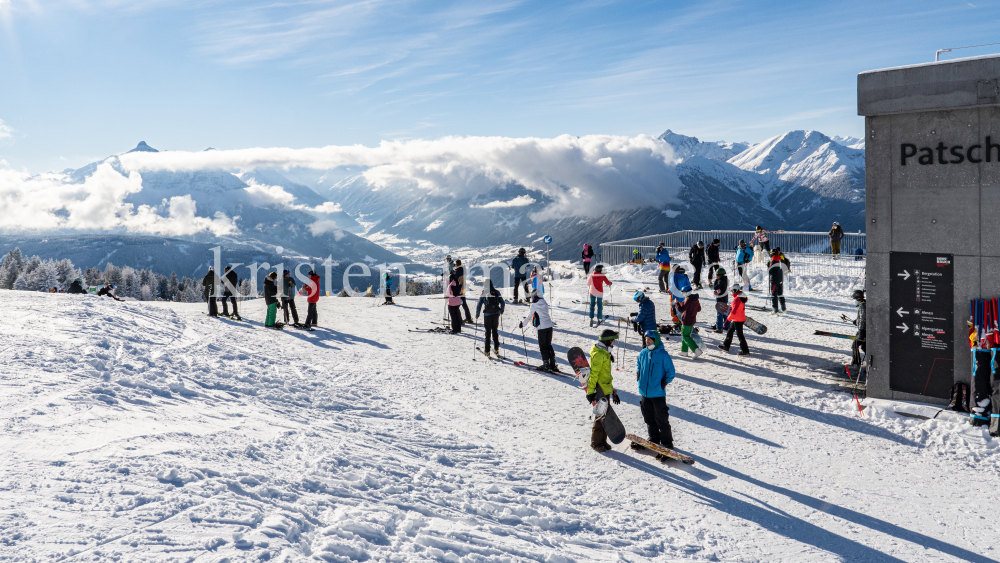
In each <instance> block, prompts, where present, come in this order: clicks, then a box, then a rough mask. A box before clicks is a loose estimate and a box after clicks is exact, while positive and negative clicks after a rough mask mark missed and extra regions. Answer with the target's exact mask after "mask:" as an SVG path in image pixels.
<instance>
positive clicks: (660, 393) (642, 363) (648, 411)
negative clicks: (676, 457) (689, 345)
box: [632, 330, 676, 461]
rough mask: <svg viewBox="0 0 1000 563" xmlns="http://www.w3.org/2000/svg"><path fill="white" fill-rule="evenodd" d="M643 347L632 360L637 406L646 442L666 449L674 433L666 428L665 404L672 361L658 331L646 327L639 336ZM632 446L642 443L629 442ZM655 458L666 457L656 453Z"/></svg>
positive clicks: (671, 372) (666, 407) (637, 446)
mask: <svg viewBox="0 0 1000 563" xmlns="http://www.w3.org/2000/svg"><path fill="white" fill-rule="evenodd" d="M643 336H644V342H645V345H646V346H645V348H643V349H642V352H639V357H638V358H637V359H636V361H635V377H636V380H637V381H638V383H639V409H640V410H641V411H642V419H643V420H644V421H645V422H646V429H647V430H648V431H649V441H650V442H652V443H654V444H660V445H662V446H663V447H664V448H667V449H669V450H672V449H674V436H673V433H672V432H671V430H670V407H668V406H667V393H666V389H665V388H666V386H667V385H668V384H669V383H670V382H671V381H673V380H674V375H675V373H676V372H675V371H674V361H673V360H671V359H670V354H668V353H667V351H666V349H664V348H663V343H662V342H660V333H659V332H657V331H655V330H648V331H646V333H645V334H644V335H643ZM632 449H634V450H642V449H645V448H643V446H641V445H639V444H636V443H633V444H632ZM656 459H658V460H660V461H666V460H667V459H668V458H666V457H665V456H663V455H661V454H656Z"/></svg>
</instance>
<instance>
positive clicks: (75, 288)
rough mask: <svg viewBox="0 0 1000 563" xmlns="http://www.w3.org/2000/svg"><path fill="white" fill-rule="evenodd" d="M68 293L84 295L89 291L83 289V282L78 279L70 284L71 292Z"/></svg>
mask: <svg viewBox="0 0 1000 563" xmlns="http://www.w3.org/2000/svg"><path fill="white" fill-rule="evenodd" d="M66 293H83V294H86V293H87V290H86V289H83V280H81V279H80V278H76V279H75V280H73V283H71V284H69V290H67V292H66Z"/></svg>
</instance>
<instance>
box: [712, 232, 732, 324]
mask: <svg viewBox="0 0 1000 563" xmlns="http://www.w3.org/2000/svg"><path fill="white" fill-rule="evenodd" d="M716 240H718V239H716ZM728 293H729V277H727V276H726V270H725V268H719V269H717V270H716V271H715V282H713V283H712V295H714V296H715V302H716V303H722V304H723V305H728V304H729V301H728V300H727V297H728ZM728 328H729V321H727V320H726V316H725V315H723V314H722V313H720V312H719V310H718V309H716V311H715V332H722V331H724V330H726V329H728Z"/></svg>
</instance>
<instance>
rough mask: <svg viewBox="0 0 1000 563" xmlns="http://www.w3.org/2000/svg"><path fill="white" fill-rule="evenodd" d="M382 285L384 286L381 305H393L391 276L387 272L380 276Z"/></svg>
mask: <svg viewBox="0 0 1000 563" xmlns="http://www.w3.org/2000/svg"><path fill="white" fill-rule="evenodd" d="M382 283H383V284H384V285H385V303H383V305H395V303H394V302H393V301H392V291H393V287H392V276H391V275H389V272H386V273H384V274H382Z"/></svg>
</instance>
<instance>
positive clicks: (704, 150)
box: [658, 129, 750, 160]
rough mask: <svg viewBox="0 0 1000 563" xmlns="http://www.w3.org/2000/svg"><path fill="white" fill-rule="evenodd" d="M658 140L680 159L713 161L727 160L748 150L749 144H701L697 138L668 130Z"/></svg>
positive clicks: (716, 142)
mask: <svg viewBox="0 0 1000 563" xmlns="http://www.w3.org/2000/svg"><path fill="white" fill-rule="evenodd" d="M658 138H659V139H660V140H661V141H663V142H665V143H667V144H668V145H670V146H671V147H673V149H674V151H675V152H676V153H677V156H679V157H681V158H682V159H688V158H690V157H692V156H703V157H705V158H710V159H713V160H729V159H730V158H732V157H734V156H736V155H737V154H739V153H741V152H743V151H745V150H747V149H748V148H750V144H749V143H727V142H725V141H715V142H701V141H699V140H698V138H697V137H688V136H687V135H680V134H678V133H674V132H673V131H671V130H670V129H667V130H666V131H665V132H664V133H663V134H662V135H660V136H659V137H658Z"/></svg>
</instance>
